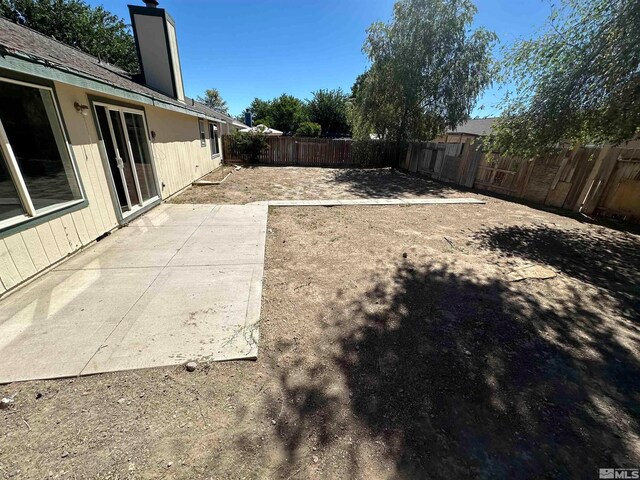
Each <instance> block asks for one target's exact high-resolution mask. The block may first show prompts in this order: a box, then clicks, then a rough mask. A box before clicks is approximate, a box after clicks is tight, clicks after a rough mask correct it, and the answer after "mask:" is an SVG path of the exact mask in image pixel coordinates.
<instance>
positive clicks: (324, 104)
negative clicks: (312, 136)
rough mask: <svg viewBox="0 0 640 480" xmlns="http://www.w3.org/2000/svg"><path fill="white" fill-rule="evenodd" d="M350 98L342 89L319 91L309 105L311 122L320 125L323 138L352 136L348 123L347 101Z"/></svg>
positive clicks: (314, 93)
mask: <svg viewBox="0 0 640 480" xmlns="http://www.w3.org/2000/svg"><path fill="white" fill-rule="evenodd" d="M348 100H349V97H348V95H347V94H346V93H344V91H343V90H342V89H341V88H336V89H334V90H318V91H317V92H313V97H312V98H311V100H309V102H308V103H307V109H308V111H309V120H311V121H312V122H315V123H319V124H320V126H321V127H322V136H343V135H347V136H348V135H350V133H351V129H350V128H349V123H348V122H347V101H348Z"/></svg>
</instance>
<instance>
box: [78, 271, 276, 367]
mask: <svg viewBox="0 0 640 480" xmlns="http://www.w3.org/2000/svg"><path fill="white" fill-rule="evenodd" d="M262 273H263V272H262V265H247V266H230V267H195V268H192V267H175V268H174V267H171V268H167V269H164V270H163V271H162V273H161V274H160V276H159V277H158V279H157V280H156V281H155V282H154V283H153V285H152V286H151V288H149V289H148V290H147V291H146V292H145V293H144V294H143V295H142V297H141V298H140V300H139V301H138V302H137V303H136V304H135V306H134V307H133V308H132V309H131V310H130V311H129V312H128V313H127V315H126V316H125V317H124V318H123V319H122V321H121V322H120V323H119V324H118V326H117V328H115V329H114V331H113V333H112V334H111V335H110V336H109V338H108V340H107V341H106V342H105V344H104V345H102V348H100V349H99V350H98V351H97V353H96V354H95V356H94V357H93V358H92V359H91V361H90V362H89V364H88V365H87V366H86V368H85V369H84V370H83V371H82V373H83V374H91V373H98V372H106V371H117V370H130V369H136V368H146V367H155V366H164V365H173V364H177V363H184V362H186V361H188V360H198V361H210V360H232V359H239V358H244V359H248V358H256V357H257V353H258V320H259V318H258V317H259V311H255V310H252V312H251V315H248V314H247V310H248V307H249V303H250V302H251V301H252V298H251V292H255V291H259V290H260V285H261V283H262ZM238 292H243V294H244V297H241V296H239V295H238ZM254 300H255V299H254ZM259 301H260V299H259V298H258V302H259ZM185 305H187V306H188V308H187V309H185Z"/></svg>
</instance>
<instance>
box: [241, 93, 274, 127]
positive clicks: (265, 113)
mask: <svg viewBox="0 0 640 480" xmlns="http://www.w3.org/2000/svg"><path fill="white" fill-rule="evenodd" d="M271 103H272V102H271V101H268V100H261V99H259V98H254V99H253V101H252V102H251V105H249V107H248V108H247V109H246V110H245V111H247V110H248V111H250V112H251V114H252V115H253V124H254V125H260V124H262V125H266V126H267V127H272V126H273V125H272V124H273V119H272V118H271Z"/></svg>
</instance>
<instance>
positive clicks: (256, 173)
mask: <svg viewBox="0 0 640 480" xmlns="http://www.w3.org/2000/svg"><path fill="white" fill-rule="evenodd" d="M228 172H232V174H231V175H230V176H229V178H227V179H226V180H225V181H224V183H223V184H222V185H203V186H193V187H189V188H187V189H185V190H184V191H183V192H182V193H180V194H179V195H176V196H175V197H174V198H173V199H172V200H171V201H172V202H174V203H218V204H220V203H231V204H244V203H250V202H257V201H262V200H333V199H352V198H371V197H376V198H380V197H403V198H414V197H421V196H425V195H429V196H435V197H451V196H454V197H455V196H460V192H459V191H457V190H455V189H453V188H449V187H447V186H445V185H442V184H439V183H436V182H430V181H427V180H424V179H419V178H416V177H414V176H411V175H406V174H404V173H401V172H398V171H395V170H392V169H390V168H381V169H368V170H365V169H340V168H305V167H249V168H247V167H243V168H242V169H241V170H235V169H234V168H233V167H229V166H226V167H225V168H224V174H223V171H222V170H217V171H215V172H213V173H211V174H209V175H207V176H206V177H204V178H203V180H215V181H219V180H221V179H222V178H224V176H223V175H226V174H227V173H228Z"/></svg>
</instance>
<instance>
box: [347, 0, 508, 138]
mask: <svg viewBox="0 0 640 480" xmlns="http://www.w3.org/2000/svg"><path fill="white" fill-rule="evenodd" d="M475 13H476V8H475V6H474V5H473V3H472V2H470V1H469V0H400V1H398V2H397V3H396V4H395V6H394V10H393V18H392V19H391V21H390V22H389V23H381V22H379V23H374V24H373V25H371V27H369V29H368V30H367V38H366V41H365V43H364V47H363V51H364V52H365V53H366V55H367V56H368V57H369V60H370V61H371V66H370V68H369V69H368V70H367V72H365V74H363V75H361V76H360V77H359V78H358V80H357V81H356V84H355V85H354V88H353V96H354V98H353V100H352V102H351V104H350V112H349V117H350V119H351V122H352V126H353V131H354V135H355V136H360V137H365V136H368V135H369V134H370V133H376V134H378V135H380V136H381V137H382V138H386V139H391V140H395V141H397V142H398V143H401V142H403V141H404V140H407V139H424V140H429V139H432V138H433V137H435V136H436V135H437V134H439V133H441V132H442V131H443V130H444V129H445V128H446V127H455V126H456V125H458V124H459V123H460V122H462V121H464V120H466V119H468V118H469V116H470V114H471V110H472V109H473V107H474V106H475V103H476V100H477V98H478V95H479V94H480V93H481V92H482V91H483V89H484V88H486V87H487V86H488V85H489V84H490V83H491V77H492V72H491V54H490V52H491V47H492V45H493V43H494V42H495V40H496V37H495V35H494V34H493V33H491V32H488V31H487V30H485V29H483V28H478V29H475V30H473V29H472V28H471V23H472V21H473V17H474V15H475Z"/></svg>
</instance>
